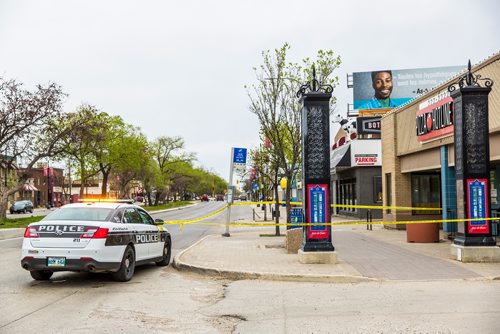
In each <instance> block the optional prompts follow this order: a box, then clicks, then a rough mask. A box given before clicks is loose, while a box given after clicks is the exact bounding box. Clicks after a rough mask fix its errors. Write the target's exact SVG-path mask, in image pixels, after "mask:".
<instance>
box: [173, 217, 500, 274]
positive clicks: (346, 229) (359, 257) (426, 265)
mask: <svg viewBox="0 0 500 334" xmlns="http://www.w3.org/2000/svg"><path fill="white" fill-rule="evenodd" d="M346 220H347V219H344V218H337V217H336V218H334V221H346ZM248 229H249V228H248V227H245V228H243V227H239V228H237V227H232V228H231V237H229V238H226V237H222V236H220V235H211V236H207V237H205V238H203V239H202V240H200V241H198V242H197V243H196V244H194V245H192V246H191V247H189V248H187V249H186V250H184V251H182V252H181V253H179V254H178V255H177V256H176V257H175V259H174V266H175V267H176V268H178V269H179V270H188V271H194V272H199V273H204V274H210V275H216V276H222V277H226V278H230V279H258V278H260V279H269V280H296V281H313V282H315V281H317V282H338V283H347V282H351V283H356V282H362V281H387V280H409V281H415V280H418V281H426V280H450V279H452V280H456V279H459V280H463V279H474V280H475V279H500V264H499V263H462V262H458V261H455V260H452V259H451V257H450V247H451V242H450V241H449V240H441V241H440V242H439V243H426V244H423V243H422V244H420V243H407V242H406V231H398V230H387V229H384V228H383V227H382V226H379V225H373V230H372V231H368V230H366V225H352V226H334V228H333V234H332V235H333V245H334V246H335V250H336V252H337V258H338V263H337V264H300V263H299V260H298V255H297V254H287V252H286V249H285V248H284V243H285V237H284V236H281V237H269V236H261V234H267V235H269V234H274V227H272V228H268V227H266V228H253V229H252V231H250V232H249V231H248ZM281 233H283V234H284V233H286V232H285V230H284V228H281Z"/></svg>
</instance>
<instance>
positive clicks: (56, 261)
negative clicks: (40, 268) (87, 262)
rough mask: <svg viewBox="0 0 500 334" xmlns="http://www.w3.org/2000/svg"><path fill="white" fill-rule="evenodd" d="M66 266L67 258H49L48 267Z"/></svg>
mask: <svg viewBox="0 0 500 334" xmlns="http://www.w3.org/2000/svg"><path fill="white" fill-rule="evenodd" d="M65 265H66V258H65V257H49V258H47V266H48V267H64V266H65Z"/></svg>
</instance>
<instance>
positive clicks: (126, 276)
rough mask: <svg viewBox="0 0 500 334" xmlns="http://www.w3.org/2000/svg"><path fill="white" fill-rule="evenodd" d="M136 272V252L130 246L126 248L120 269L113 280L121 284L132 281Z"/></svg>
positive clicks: (114, 274)
mask: <svg viewBox="0 0 500 334" xmlns="http://www.w3.org/2000/svg"><path fill="white" fill-rule="evenodd" d="M134 271H135V252H134V249H133V248H132V247H131V246H130V245H129V246H127V248H125V252H124V253H123V259H122V263H121V266H120V269H119V270H118V271H117V272H116V273H113V278H114V279H115V280H117V281H120V282H127V281H130V279H131V278H132V276H134Z"/></svg>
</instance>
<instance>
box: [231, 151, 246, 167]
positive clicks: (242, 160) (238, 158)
mask: <svg viewBox="0 0 500 334" xmlns="http://www.w3.org/2000/svg"><path fill="white" fill-rule="evenodd" d="M233 163H234V164H243V165H244V164H246V163H247V149H246V148H238V147H235V148H234V156H233Z"/></svg>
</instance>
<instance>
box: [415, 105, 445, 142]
mask: <svg viewBox="0 0 500 334" xmlns="http://www.w3.org/2000/svg"><path fill="white" fill-rule="evenodd" d="M415 123H416V131H417V139H418V141H420V142H425V141H429V140H431V139H436V138H439V137H442V136H445V135H449V134H452V133H453V99H452V98H451V96H448V97H445V98H443V99H441V100H439V101H437V102H435V103H432V104H429V105H428V106H426V107H425V108H423V109H421V110H419V111H418V112H417V117H416V120H415Z"/></svg>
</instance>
